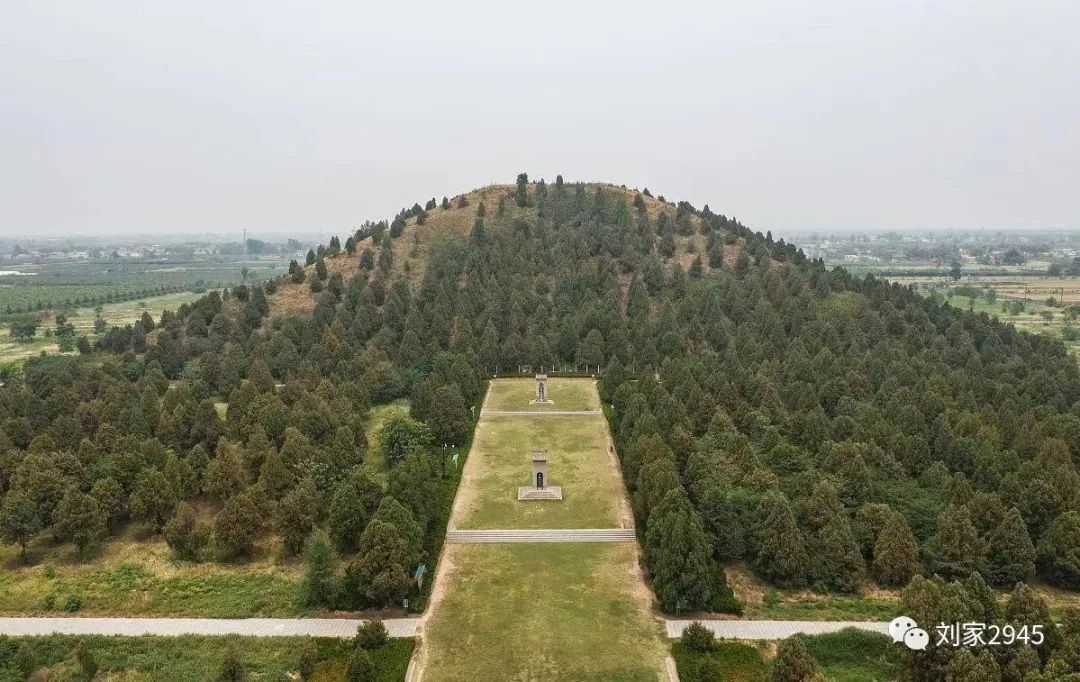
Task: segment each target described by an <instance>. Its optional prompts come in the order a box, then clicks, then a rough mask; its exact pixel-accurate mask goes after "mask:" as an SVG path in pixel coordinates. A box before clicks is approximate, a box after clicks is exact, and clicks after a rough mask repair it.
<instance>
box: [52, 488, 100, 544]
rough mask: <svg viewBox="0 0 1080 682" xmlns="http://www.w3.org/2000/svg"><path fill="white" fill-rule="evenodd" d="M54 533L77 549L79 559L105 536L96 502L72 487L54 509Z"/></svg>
mask: <svg viewBox="0 0 1080 682" xmlns="http://www.w3.org/2000/svg"><path fill="white" fill-rule="evenodd" d="M54 531H55V532H56V535H57V536H58V537H59V538H60V539H61V540H69V541H70V542H72V543H73V544H74V545H75V546H76V547H77V548H78V550H79V558H80V559H81V558H83V556H84V555H85V553H86V548H87V547H88V546H90V544H91V543H93V542H96V541H97V540H98V539H100V538H101V536H102V535H104V534H105V515H104V514H103V513H102V512H101V509H100V508H99V507H98V504H97V500H95V499H94V498H93V497H91V496H90V495H87V494H86V493H84V492H82V491H81V490H79V489H78V487H75V486H72V487H71V488H68V490H67V492H65V493H64V497H63V499H61V500H60V504H59V505H58V506H57V508H56V513H55V514H54Z"/></svg>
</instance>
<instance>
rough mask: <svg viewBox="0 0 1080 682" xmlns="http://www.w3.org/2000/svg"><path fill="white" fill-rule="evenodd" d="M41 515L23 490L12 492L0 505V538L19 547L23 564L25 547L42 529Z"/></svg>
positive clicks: (25, 559)
mask: <svg viewBox="0 0 1080 682" xmlns="http://www.w3.org/2000/svg"><path fill="white" fill-rule="evenodd" d="M42 525H43V524H42V520H41V513H40V511H39V510H38V505H37V504H35V503H34V499H33V498H32V497H31V496H30V495H29V494H27V493H26V492H25V491H23V490H12V491H10V492H8V494H7V495H5V496H4V499H3V504H2V505H0V538H3V539H4V540H5V541H6V542H10V543H13V544H16V545H18V546H19V550H20V556H21V557H22V560H23V563H25V562H26V561H27V558H28V557H27V554H26V546H27V545H28V544H30V541H31V540H33V539H34V538H35V537H36V536H37V534H38V533H39V532H40V531H41V528H42Z"/></svg>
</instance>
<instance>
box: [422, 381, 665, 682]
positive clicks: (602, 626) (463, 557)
mask: <svg viewBox="0 0 1080 682" xmlns="http://www.w3.org/2000/svg"><path fill="white" fill-rule="evenodd" d="M533 389H534V382H533V380H531V379H525V380H521V379H512V380H496V381H494V382H492V384H491V386H490V388H489V391H488V398H487V400H486V402H485V406H484V408H485V409H484V412H483V413H482V416H481V419H480V421H479V423H478V425H477V429H476V433H475V437H474V439H473V445H472V450H471V451H470V453H469V457H468V459H467V460H466V464H465V469H464V471H463V475H462V481H461V485H460V487H459V489H458V496H457V499H456V500H455V504H454V512H453V515H452V517H451V521H450V524H451V529H450V530H449V531H448V533H447V544H446V545H445V546H444V554H443V557H442V560H441V561H440V569H439V575H438V576H437V577H436V585H435V588H434V591H433V597H432V603H433V607H432V609H431V610H430V611H429V613H430V615H429V617H428V620H427V622H426V623H425V625H424V632H423V636H422V642H423V644H422V650H421V652H420V655H419V661H420V662H419V664H418V669H419V670H420V679H422V680H425V681H436V682H455V681H458V680H461V681H465V680H468V681H470V682H472V681H474V680H475V681H480V682H484V681H487V680H492V681H494V680H499V681H502V680H521V681H526V680H527V681H529V682H541V681H546V680H613V681H616V682H619V681H622V682H639V681H640V682H646V681H648V682H655V681H657V680H667V679H668V676H667V668H666V664H665V659H666V658H667V656H668V648H667V643H666V641H665V639H664V631H663V626H662V622H661V620H660V619H659V618H658V617H657V616H656V615H655V614H654V613H653V611H652V604H653V596H652V593H651V592H650V591H649V589H648V587H647V586H646V584H645V581H644V579H643V577H642V575H641V573H640V569H639V563H638V546H637V542H636V538H635V536H634V531H633V516H632V514H631V513H630V510H629V505H628V504H627V500H626V493H625V490H624V488H623V485H622V477H621V474H620V472H619V467H618V460H617V458H616V457H615V454H614V452H613V451H611V450H610V449H609V448H610V443H609V439H608V431H607V422H606V421H605V420H604V417H603V414H602V413H598V414H588V413H587V412H588V411H592V410H599V407H600V398H599V395H598V394H597V391H596V384H595V382H593V381H592V380H588V379H550V380H549V385H548V390H549V395H550V396H551V398H552V399H553V400H554V401H555V409H557V410H566V409H569V408H572V409H573V410H575V411H577V412H580V413H582V414H573V415H566V416H563V415H544V414H541V415H534V414H506V412H511V411H517V412H528V411H534V410H536V408H537V406H536V405H531V406H530V405H529V400H531V399H532V397H533V394H532V391H533ZM495 410H497V411H499V412H503V414H490V412H491V411H495ZM534 449H538V450H543V449H546V450H547V458H548V463H549V481H548V483H549V484H550V485H561V486H562V489H563V499H562V500H561V501H542V502H538V501H518V500H517V488H518V486H520V485H526V484H528V483H529V477H530V475H531V459H530V455H531V452H532V451H533V450H534ZM587 529H591V530H587ZM485 531H486V532H485ZM575 531H582V532H575ZM590 534H597V535H595V537H590ZM590 540H595V541H590Z"/></svg>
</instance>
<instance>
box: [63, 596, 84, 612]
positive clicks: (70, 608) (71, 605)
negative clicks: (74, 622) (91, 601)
mask: <svg viewBox="0 0 1080 682" xmlns="http://www.w3.org/2000/svg"><path fill="white" fill-rule="evenodd" d="M81 608H82V599H81V598H79V595H77V594H71V595H68V598H67V601H65V602H64V610H65V611H67V612H68V613H75V612H76V611H78V610H79V609H81Z"/></svg>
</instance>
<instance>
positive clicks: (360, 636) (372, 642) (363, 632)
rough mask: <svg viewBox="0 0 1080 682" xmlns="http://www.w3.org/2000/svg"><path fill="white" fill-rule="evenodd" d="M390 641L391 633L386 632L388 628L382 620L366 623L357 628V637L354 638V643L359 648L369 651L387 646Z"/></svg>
mask: <svg viewBox="0 0 1080 682" xmlns="http://www.w3.org/2000/svg"><path fill="white" fill-rule="evenodd" d="M389 641H390V633H388V632H387V631H386V626H385V625H383V622H382V621H381V620H368V621H364V622H363V623H361V624H360V627H358V628H356V637H354V638H353V643H354V644H356V646H357V647H359V648H361V649H367V650H369V651H370V650H372V649H378V648H379V647H383V646H386V643H387V642H389Z"/></svg>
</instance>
